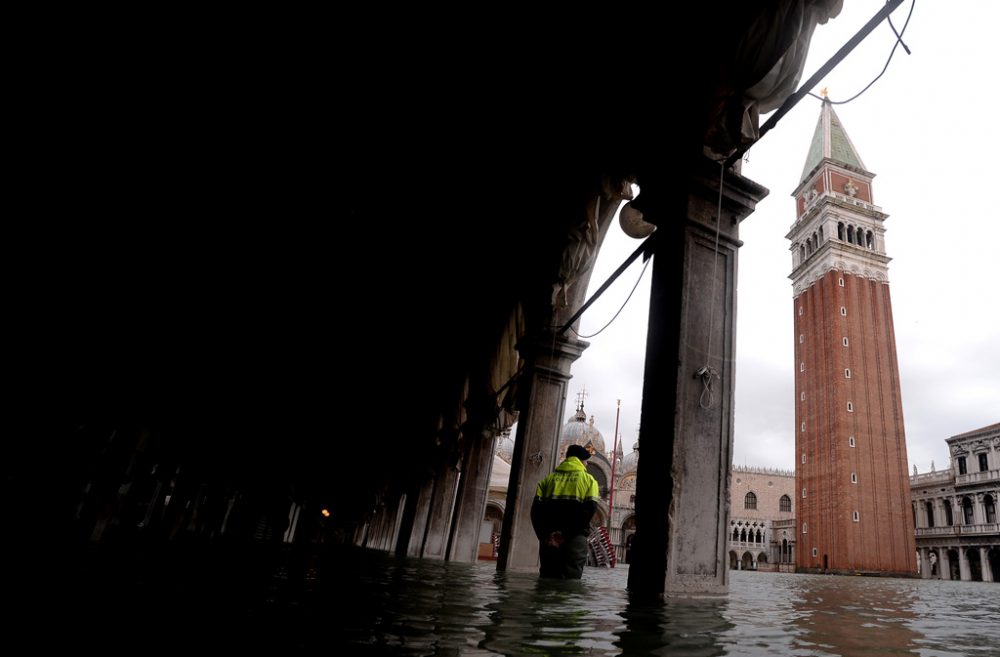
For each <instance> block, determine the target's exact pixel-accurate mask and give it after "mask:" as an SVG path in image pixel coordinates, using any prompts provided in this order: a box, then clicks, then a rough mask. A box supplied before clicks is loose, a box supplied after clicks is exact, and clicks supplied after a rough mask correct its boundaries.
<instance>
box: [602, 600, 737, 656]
mask: <svg viewBox="0 0 1000 657" xmlns="http://www.w3.org/2000/svg"><path fill="white" fill-rule="evenodd" d="M726 604H727V600H726V599H725V598H722V599H708V600H697V599H696V600H673V599H671V600H668V601H666V602H665V603H661V604H651V603H647V602H644V601H638V600H629V602H628V605H627V606H626V608H625V610H624V611H622V612H621V614H620V616H621V617H622V619H623V620H624V621H625V624H624V626H623V627H622V628H621V629H620V630H619V632H618V633H617V634H618V641H617V643H616V645H617V646H618V647H619V648H620V649H621V654H622V655H690V656H691V657H715V656H716V655H725V654H727V652H726V649H725V648H724V647H723V645H722V644H721V643H720V638H721V637H722V636H723V635H724V634H725V633H726V632H727V631H728V630H731V629H733V628H734V626H733V624H732V623H731V622H729V621H728V620H726V618H725V616H724V613H723V612H724V609H725V607H726Z"/></svg>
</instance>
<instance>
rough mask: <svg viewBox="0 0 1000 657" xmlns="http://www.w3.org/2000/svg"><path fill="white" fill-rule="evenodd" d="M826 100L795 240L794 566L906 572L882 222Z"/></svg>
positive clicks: (901, 447) (798, 200)
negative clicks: (795, 478) (795, 534)
mask: <svg viewBox="0 0 1000 657" xmlns="http://www.w3.org/2000/svg"><path fill="white" fill-rule="evenodd" d="M874 176H875V174H873V173H871V172H869V171H868V170H867V168H866V167H865V165H864V163H863V162H862V161H861V157H860V156H859V155H858V152H857V150H856V149H855V148H854V145H853V144H852V143H851V141H850V139H849V138H848V136H847V133H846V131H845V130H844V127H843V125H842V124H841V122H840V119H839V118H838V117H837V115H836V113H835V112H834V111H833V106H832V105H831V104H830V102H829V101H828V100H824V102H823V105H822V109H821V113H820V118H819V122H818V124H817V127H816V131H815V133H814V135H813V140H812V143H811V145H810V148H809V153H808V156H807V158H806V164H805V168H804V169H803V172H802V179H801V182H800V184H799V186H798V188H797V189H796V190H795V192H794V193H793V197H794V198H795V204H796V220H795V223H794V224H793V226H792V228H791V230H790V231H789V233H788V234H787V235H786V237H787V239H789V240H790V241H791V252H792V264H793V269H792V273H791V275H790V278H791V279H792V282H793V290H794V293H793V296H794V302H793V316H794V320H795V345H794V348H795V409H796V410H795V437H796V439H795V448H796V450H795V451H796V477H797V482H796V493H797V494H796V500H797V508H796V521H797V523H798V527H797V537H796V538H797V540H796V542H795V544H796V559H795V560H796V563H797V568H798V570H800V571H806V572H845V573H846V572H877V573H886V574H890V573H896V574H912V573H913V572H914V571H915V569H916V562H915V545H914V537H913V517H912V514H911V513H910V512H909V509H907V502H908V501H909V499H910V495H909V479H908V476H907V456H906V440H905V432H904V427H903V407H902V401H901V399H900V389H899V375H898V372H899V368H898V365H897V361H896V346H895V335H894V332H893V323H892V307H891V303H890V297H889V282H888V263H889V260H890V258H889V257H888V256H887V255H886V249H885V239H884V234H885V229H884V227H883V222H884V221H885V219H886V218H887V216H888V215H886V214H885V213H884V212H882V209H881V208H880V207H878V206H877V205H875V204H874V200H873V194H872V179H873V178H874Z"/></svg>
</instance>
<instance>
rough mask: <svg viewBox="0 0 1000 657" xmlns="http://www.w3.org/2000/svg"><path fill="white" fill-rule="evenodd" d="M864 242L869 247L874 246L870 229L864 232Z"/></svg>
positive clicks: (872, 247)
mask: <svg viewBox="0 0 1000 657" xmlns="http://www.w3.org/2000/svg"><path fill="white" fill-rule="evenodd" d="M865 244H866V245H867V246H868V248H869V249H874V248H875V236H874V235H872V232H871V231H868V232H867V233H865Z"/></svg>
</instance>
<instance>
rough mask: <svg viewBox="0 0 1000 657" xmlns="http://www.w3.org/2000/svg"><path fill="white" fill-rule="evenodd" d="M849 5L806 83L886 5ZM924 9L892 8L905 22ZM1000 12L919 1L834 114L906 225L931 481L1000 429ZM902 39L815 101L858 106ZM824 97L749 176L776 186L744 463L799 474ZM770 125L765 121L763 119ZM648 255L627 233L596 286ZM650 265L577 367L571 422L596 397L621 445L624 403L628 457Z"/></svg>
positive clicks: (911, 398) (911, 348) (742, 318)
mask: <svg viewBox="0 0 1000 657" xmlns="http://www.w3.org/2000/svg"><path fill="white" fill-rule="evenodd" d="M882 4H883V3H882V2H881V0H848V1H847V2H845V7H844V9H843V11H842V12H841V14H840V16H838V17H837V18H836V19H834V20H832V21H831V22H829V23H828V24H827V25H821V26H819V27H818V28H817V30H816V32H815V34H814V35H813V40H812V46H811V48H810V53H809V59H808V60H807V62H806V67H805V71H804V74H803V77H802V79H803V81H805V80H806V79H807V78H808V77H809V76H810V75H812V73H813V72H815V71H816V70H817V69H818V68H819V67H820V66H821V65H822V64H823V63H824V62H825V61H826V60H827V59H828V58H829V57H830V56H831V55H832V54H833V53H834V52H835V51H836V50H837V49H838V48H840V46H841V45H843V44H844V43H846V42H847V41H848V40H849V39H850V37H851V36H853V35H854V34H855V33H856V32H857V31H858V29H860V28H861V26H862V25H864V23H865V22H867V20H868V19H869V18H870V17H871V16H873V15H874V14H875V13H876V12H877V11H878V9H879V8H880V7H881V6H882ZM909 8H910V3H909V2H905V3H904V4H903V5H902V6H900V8H899V9H897V10H896V11H895V12H894V14H893V22H894V23H895V25H896V27H897V29H900V28H902V25H903V22H904V21H905V19H906V14H907V12H908V11H909ZM997 25H1000V2H995V1H990V0H980V1H972V0H963V1H961V2H922V3H921V4H920V5H917V6H916V8H915V10H914V12H913V17H912V19H911V21H910V25H909V27H908V28H907V30H906V32H905V33H904V35H903V40H904V41H905V42H906V44H907V45H908V46H909V47H910V49H911V51H912V55H909V56H908V55H906V53H905V52H904V51H903V49H902V48H901V47H900V48H898V49H897V51H896V54H895V56H894V57H893V60H892V63H891V64H890V65H889V69H888V70H887V71H886V73H885V75H884V76H883V77H882V78H881V79H880V80H879V81H878V82H876V83H875V84H874V86H873V87H872V88H871V89H869V90H868V91H867V92H866V93H865V94H864V95H862V96H861V97H860V98H858V99H857V100H854V101H853V102H850V103H848V104H846V105H840V106H836V107H835V111H836V112H837V114H838V116H839V117H840V119H841V121H842V123H843V125H844V127H845V129H846V130H847V133H848V135H850V137H851V141H852V142H853V143H854V146H855V148H857V150H858V152H859V153H860V155H861V158H862V160H863V161H864V163H865V166H866V167H867V169H868V170H869V171H871V172H873V173H875V174H876V175H877V177H876V178H875V181H874V183H873V194H874V202H875V204H876V205H879V206H881V207H882V209H883V211H885V212H886V213H888V214H889V218H888V219H887V220H886V223H885V227H886V250H887V252H888V255H889V256H890V257H891V258H892V262H890V263H889V280H890V287H891V293H892V306H893V316H894V321H895V329H896V348H897V354H898V357H899V364H900V385H901V388H902V393H903V413H904V419H905V423H906V441H907V450H908V455H909V460H910V464H911V471H912V466H913V465H914V464H916V466H917V467H918V469H919V470H920V471H921V472H926V471H928V470H929V469H930V465H931V461H932V460H933V461H934V464H935V466H936V467H937V468H938V469H942V468H944V467H946V466H947V465H948V450H947V445H946V443H945V442H944V441H945V439H946V438H948V437H949V436H953V435H955V434H959V433H963V432H966V431H970V430H972V429H977V428H980V427H983V426H986V425H989V424H993V423H996V422H1000V293H998V287H1000V275H998V273H997V271H996V267H997V262H998V261H1000V204H998V203H997V202H996V200H995V198H994V194H993V193H992V192H993V191H994V189H995V188H996V187H997V186H998V185H1000V174H998V172H997V170H996V168H997V167H996V165H995V163H996V162H997V159H998V158H997V155H996V143H997V137H996V135H997V132H998V125H1000V124H998V122H997V119H996V116H997V112H998V110H1000V90H998V85H1000V81H998V80H1000V73H998V72H997V71H998V70H1000V54H998V51H997V49H996V43H997V37H996V35H995V30H996V27H997ZM893 41H894V36H893V34H892V32H891V30H890V28H889V27H888V25H885V24H883V25H881V26H879V27H878V28H876V29H875V31H874V32H873V33H872V34H871V35H869V36H868V38H867V39H866V40H865V42H864V43H862V44H861V45H860V46H859V47H858V48H857V49H856V50H855V51H854V52H853V53H852V54H851V55H850V56H849V57H848V59H846V60H845V61H844V62H843V63H841V64H840V65H839V66H838V67H837V69H836V70H834V71H833V72H832V73H831V74H830V75H828V76H827V77H826V79H825V80H824V81H823V82H822V84H820V85H819V86H818V87H817V88H816V89H815V90H814V91H815V92H816V93H818V92H819V88H820V87H823V86H826V87H828V88H829V94H830V98H831V99H832V100H834V101H836V100H842V99H846V98H849V97H850V96H852V95H854V94H855V93H856V92H857V91H859V90H860V89H861V88H863V87H864V86H865V85H866V84H868V82H870V81H871V80H872V79H873V78H874V77H875V76H876V75H877V74H878V73H879V71H880V70H881V69H882V67H883V65H884V64H885V60H886V57H887V56H888V54H889V51H890V50H891V48H892V44H893ZM819 112H820V102H819V101H818V100H815V99H812V98H806V99H804V100H802V101H801V102H800V103H799V104H798V105H797V106H796V107H795V108H794V109H793V110H792V111H791V112H790V113H788V114H787V115H786V116H785V117H784V118H783V119H782V120H781V121H780V122H779V123H778V125H777V127H775V128H774V129H773V130H772V131H771V132H770V133H768V134H767V135H766V136H765V137H764V138H763V139H762V140H761V141H760V142H758V143H757V144H756V145H755V146H754V147H753V148H751V149H750V151H749V153H748V157H749V160H748V162H747V163H746V164H745V165H744V168H743V174H744V175H745V176H747V177H749V178H751V179H753V180H755V181H757V182H759V183H760V184H762V185H764V186H765V187H767V188H768V189H770V190H771V193H770V195H769V196H768V197H767V198H766V199H764V201H763V202H761V203H760V204H759V205H758V206H757V210H756V212H754V213H753V214H752V215H750V217H749V218H748V219H747V220H745V221H744V222H743V223H742V225H741V226H740V239H742V240H743V242H744V246H743V247H742V248H741V249H740V251H739V281H738V288H737V289H738V303H739V305H738V311H737V325H738V328H737V350H736V353H737V360H736V372H737V382H736V437H735V453H734V459H733V462H734V463H735V464H737V465H758V466H768V467H776V468H783V469H787V470H791V469H793V468H794V450H795V437H794V432H793V429H794V424H795V416H794V391H793V386H794V379H793V377H794V363H793V355H794V353H793V337H792V329H793V316H792V312H793V311H792V301H791V300H792V287H791V281H790V280H789V279H788V274H789V273H790V272H791V268H792V260H791V254H790V253H789V250H788V249H789V243H788V241H787V240H786V239H785V234H786V233H787V232H788V229H789V227H790V226H791V224H792V223H793V221H794V218H795V217H794V203H793V201H792V199H791V197H790V196H789V195H790V194H791V192H792V191H793V190H794V189H795V187H796V186H797V185H798V183H799V176H800V175H801V173H802V167H803V165H804V163H805V158H806V152H807V151H808V148H809V141H810V139H811V137H812V134H813V131H814V130H815V126H816V121H817V119H818V117H819ZM765 119H766V117H762V119H761V123H763V122H764V120H765ZM637 245H638V241H636V240H632V239H630V238H628V237H627V236H625V235H624V233H622V232H621V229H620V228H619V226H618V222H617V221H616V222H615V224H614V225H613V226H612V227H611V229H610V231H609V233H608V238H607V240H606V241H605V244H604V246H603V247H602V250H601V253H600V256H599V258H598V262H597V265H596V267H595V272H594V276H593V279H592V280H591V290H594V289H596V288H597V287H598V286H599V285H600V284H601V283H603V282H604V280H605V279H606V278H607V277H608V275H609V274H610V273H611V272H612V271H613V270H614V269H615V268H616V267H617V266H618V265H619V264H621V262H622V261H623V260H624V259H625V258H626V257H627V256H628V254H629V253H631V252H632V250H633V249H634V248H635V247H636V246H637ZM641 269H642V265H641V263H635V264H633V266H632V267H631V268H630V269H629V270H628V271H627V272H626V273H625V274H623V276H622V277H621V278H620V279H619V281H618V282H617V283H616V284H615V285H614V286H613V287H612V288H611V289H610V290H609V291H608V293H606V295H605V297H604V298H603V299H602V300H601V301H600V302H599V303H598V304H596V305H595V306H594V307H593V308H592V309H591V310H589V311H588V312H587V314H585V315H584V317H583V320H582V323H581V327H580V332H581V333H582V334H584V335H587V334H590V333H594V332H595V331H597V330H598V329H600V328H601V327H602V326H604V324H605V323H607V321H608V320H609V319H610V318H611V317H612V316H613V315H614V313H615V312H616V311H617V310H618V308H619V307H620V306H621V304H622V302H623V301H624V299H625V297H627V296H628V293H629V291H630V290H631V289H632V286H633V285H634V284H635V282H636V280H637V279H638V278H639V272H640V270H641ZM651 273H652V268H650V269H649V270H647V271H646V273H645V276H643V278H642V281H641V282H640V285H639V287H638V289H636V292H635V294H634V295H633V297H632V299H631V301H630V302H629V303H628V305H627V306H626V307H625V309H624V311H623V312H622V313H621V315H620V316H619V317H618V319H617V320H615V322H614V323H612V324H611V326H610V327H609V328H608V329H607V330H605V331H604V332H603V333H601V334H600V335H598V336H596V337H594V338H591V339H590V342H591V347H590V348H589V349H588V350H587V351H586V352H584V355H583V357H582V358H581V359H580V360H579V361H577V363H576V364H575V365H574V368H573V379H572V380H571V381H570V400H569V402H568V403H567V418H568V417H569V416H571V415H572V413H573V409H574V407H575V399H576V394H577V393H578V392H579V391H580V389H582V388H583V386H586V388H587V391H588V396H587V399H586V409H587V412H588V414H593V415H594V416H595V423H596V426H597V428H598V429H600V430H601V432H602V433H603V434H604V436H605V439H606V441H607V449H608V450H610V449H611V445H612V441H613V439H614V428H615V400H617V399H621V400H622V408H621V422H620V431H621V435H622V439H623V441H624V444H625V451H626V453H627V452H629V451H630V450H631V448H632V444H633V443H634V442H635V441H636V438H637V437H638V433H637V428H638V424H639V411H640V404H641V398H642V376H643V354H644V345H645V340H646V320H647V315H648V304H649V281H650V278H651Z"/></svg>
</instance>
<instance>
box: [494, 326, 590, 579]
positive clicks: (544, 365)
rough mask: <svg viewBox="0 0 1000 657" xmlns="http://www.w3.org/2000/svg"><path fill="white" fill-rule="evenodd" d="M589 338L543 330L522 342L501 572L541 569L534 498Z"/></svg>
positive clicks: (554, 455)
mask: <svg viewBox="0 0 1000 657" xmlns="http://www.w3.org/2000/svg"><path fill="white" fill-rule="evenodd" d="M588 346H590V343H589V342H585V341H583V340H577V339H574V338H567V337H565V336H563V335H556V334H555V333H543V334H541V335H538V336H535V337H534V338H526V339H525V340H523V341H522V342H521V344H519V345H518V351H519V352H520V353H521V354H522V355H523V357H524V359H525V371H526V373H527V376H524V377H522V383H521V384H520V385H521V386H524V387H523V388H522V390H521V391H520V394H523V395H525V397H523V398H522V400H521V403H520V404H519V410H520V414H519V415H518V421H517V438H516V439H515V441H514V454H513V456H512V458H511V466H510V483H509V485H508V487H507V506H506V511H505V512H504V518H503V529H502V530H501V532H500V546H499V550H498V552H499V556H498V557H497V568H498V569H499V570H514V571H533V570H537V569H538V539H537V538H536V537H535V531H534V529H533V528H532V526H531V502H532V500H533V499H534V497H535V487H536V486H537V485H538V482H539V480H541V478H542V477H544V476H545V475H547V474H548V473H549V472H551V471H552V469H553V468H555V466H556V465H557V462H558V457H559V454H558V447H559V432H560V430H561V428H562V423H563V415H564V414H565V409H566V393H567V389H568V386H569V380H570V373H569V371H570V366H571V365H572V364H573V362H574V361H575V360H576V359H578V358H579V357H580V355H581V354H582V353H583V350H584V349H586V348H587V347H588Z"/></svg>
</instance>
